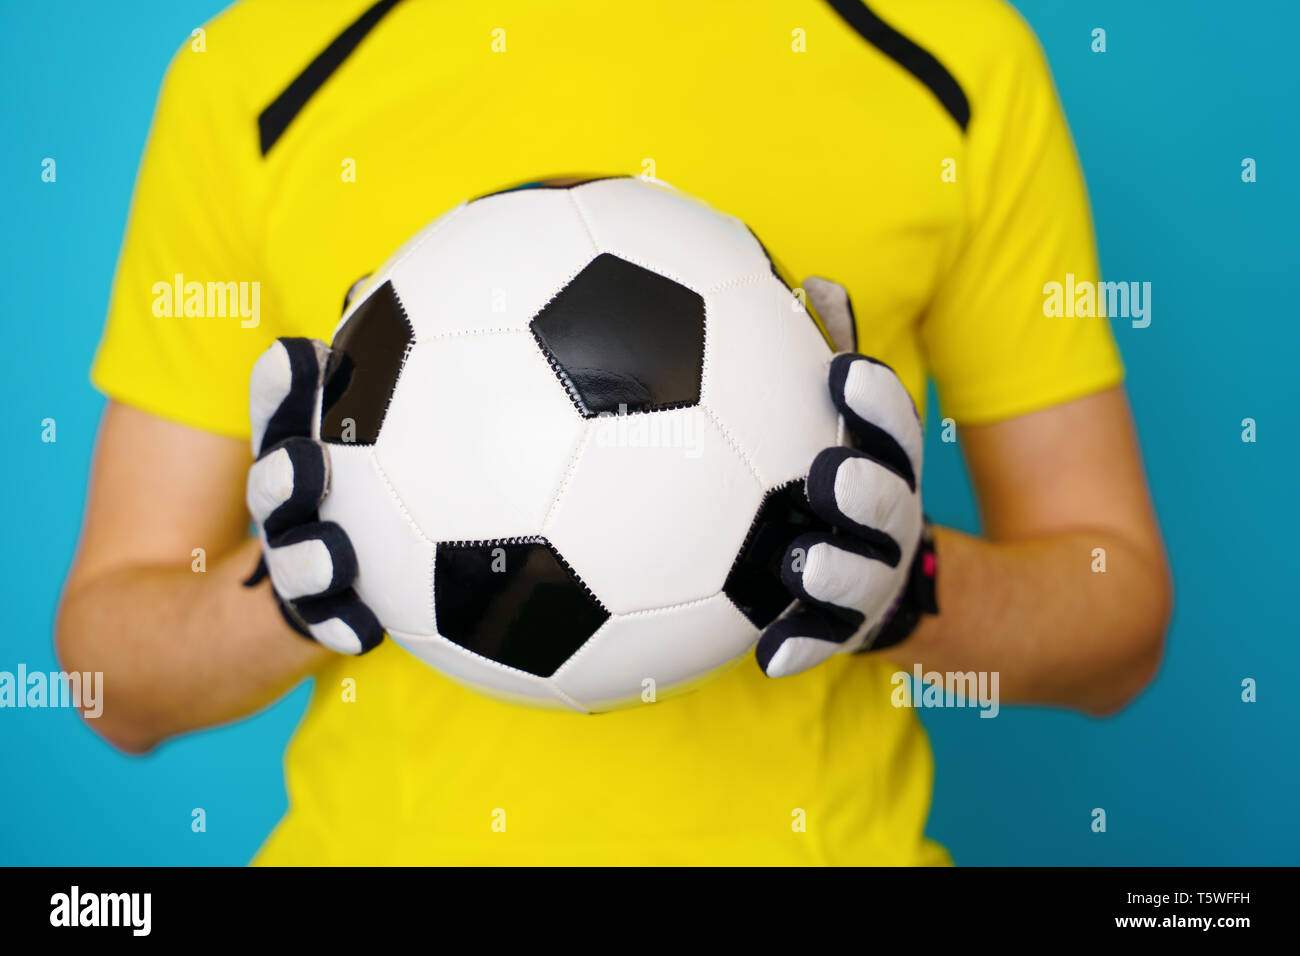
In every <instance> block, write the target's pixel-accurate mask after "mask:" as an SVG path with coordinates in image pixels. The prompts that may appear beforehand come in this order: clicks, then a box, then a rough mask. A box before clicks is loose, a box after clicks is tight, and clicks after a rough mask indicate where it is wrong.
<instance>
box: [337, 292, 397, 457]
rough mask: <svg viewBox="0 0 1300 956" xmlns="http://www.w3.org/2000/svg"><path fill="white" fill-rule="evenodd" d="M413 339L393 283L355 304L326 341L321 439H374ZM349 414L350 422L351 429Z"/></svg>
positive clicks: (370, 441)
mask: <svg viewBox="0 0 1300 956" xmlns="http://www.w3.org/2000/svg"><path fill="white" fill-rule="evenodd" d="M414 338H415V332H414V330H413V329H412V328H411V323H410V322H409V321H407V318H406V310H405V309H404V308H403V307H402V303H401V302H400V301H399V300H398V298H397V292H396V291H395V290H394V289H393V284H392V283H391V282H385V283H384V284H383V285H381V286H380V287H379V288H378V289H376V290H375V291H374V292H373V293H371V295H370V297H369V298H368V299H366V301H365V302H363V303H361V305H360V306H358V307H357V310H356V311H355V312H353V313H352V316H351V318H349V319H348V320H347V322H345V323H344V324H343V328H341V329H339V333H338V335H336V336H334V342H333V343H332V344H331V345H330V357H329V362H327V363H326V365H325V381H324V388H323V392H322V395H321V423H320V437H321V439H322V440H324V441H327V442H332V443H334V444H340V445H341V444H351V445H373V444H374V443H375V440H376V439H377V438H378V437H379V427H380V426H381V425H382V424H383V423H384V415H385V414H386V413H387V412H388V405H389V402H391V401H392V399H393V389H394V388H395V387H396V386H397V377H398V375H400V374H401V372H402V365H403V364H404V363H405V362H406V353H407V351H408V350H409V349H410V347H411V341H412V340H413V339H414ZM348 419H351V420H352V422H353V427H352V428H351V429H350V430H346V424H347V420H348Z"/></svg>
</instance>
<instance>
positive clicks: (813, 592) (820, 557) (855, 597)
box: [781, 531, 898, 627]
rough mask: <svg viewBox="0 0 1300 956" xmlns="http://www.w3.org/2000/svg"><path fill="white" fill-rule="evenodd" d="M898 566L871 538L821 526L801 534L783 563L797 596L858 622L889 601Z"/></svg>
mask: <svg viewBox="0 0 1300 956" xmlns="http://www.w3.org/2000/svg"><path fill="white" fill-rule="evenodd" d="M897 563H898V562H897V559H896V560H895V562H894V565H891V564H889V563H888V562H886V561H884V560H882V559H881V557H880V555H879V554H878V553H877V552H876V549H875V548H874V547H873V546H872V545H871V543H870V542H868V541H864V540H862V539H860V538H856V537H853V536H851V535H843V534H841V535H830V534H824V533H822V532H820V531H810V532H808V533H807V534H801V535H799V537H797V538H795V539H794V541H793V543H791V545H790V547H789V549H788V550H787V551H786V553H785V559H784V560H783V561H782V562H781V582H782V583H783V584H784V585H785V586H786V588H787V589H788V590H789V591H790V593H791V594H793V595H794V596H795V597H796V598H799V599H800V600H802V601H804V602H805V603H807V604H812V605H815V606H816V607H819V608H821V609H822V610H824V611H827V612H828V613H830V614H833V615H837V616H839V617H841V618H843V619H845V620H846V621H848V622H849V623H851V624H853V625H854V626H855V627H856V626H858V625H860V624H862V623H863V621H865V620H866V618H867V615H868V614H872V613H876V612H877V611H878V610H880V609H883V608H884V607H885V606H886V605H887V604H888V603H889V600H888V598H889V596H890V595H891V594H892V593H893V591H894V590H896V589H897V587H898V583H897V576H896V575H895V574H894V566H895V565H897Z"/></svg>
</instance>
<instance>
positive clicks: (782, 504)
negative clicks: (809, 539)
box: [722, 479, 830, 630]
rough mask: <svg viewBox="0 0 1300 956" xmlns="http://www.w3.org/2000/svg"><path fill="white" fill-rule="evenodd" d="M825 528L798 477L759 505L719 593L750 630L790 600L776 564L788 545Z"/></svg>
mask: <svg viewBox="0 0 1300 956" xmlns="http://www.w3.org/2000/svg"><path fill="white" fill-rule="evenodd" d="M829 530H830V525H828V524H827V523H826V522H825V521H823V520H822V519H821V518H819V517H818V516H817V515H815V514H814V513H813V510H812V508H811V507H810V506H809V504H808V497H807V495H805V494H804V483H803V480H802V479H797V480H795V481H791V482H789V483H788V484H784V485H781V486H780V487H779V488H773V489H772V490H771V491H769V492H768V493H767V495H766V496H764V498H763V503H762V504H761V505H759V506H758V514H757V516H756V517H755V518H754V523H753V524H752V525H750V527H749V533H748V534H747V535H746V536H745V543H744V544H743V545H741V548H740V553H739V554H738V555H737V556H736V563H735V564H733V565H732V566H731V573H730V574H728V575H727V583H726V584H724V585H723V586H722V590H723V592H724V593H725V594H726V595H727V597H729V598H731V603H733V604H734V605H736V607H737V608H738V609H739V610H740V613H741V614H743V615H745V617H747V618H749V620H750V622H751V623H753V625H754V626H755V627H757V628H759V629H760V630H761V629H762V628H765V627H767V626H768V625H769V624H771V623H772V622H773V621H775V620H776V619H777V617H778V616H779V615H780V614H781V612H782V611H784V610H785V609H786V608H787V607H789V606H790V603H791V602H792V601H793V600H794V597H793V596H792V595H791V594H790V592H789V591H788V590H787V589H786V586H785V585H784V584H783V583H781V562H782V560H783V559H784V558H785V552H786V550H787V549H788V548H789V547H790V544H791V542H793V541H794V539H795V538H797V537H799V535H801V534H804V533H805V532H808V531H829Z"/></svg>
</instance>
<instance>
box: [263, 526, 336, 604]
mask: <svg viewBox="0 0 1300 956" xmlns="http://www.w3.org/2000/svg"><path fill="white" fill-rule="evenodd" d="M266 544H267V546H266V547H265V548H264V549H263V551H264V556H265V560H266V567H267V571H268V572H269V573H270V575H271V584H272V585H273V586H274V587H275V592H276V593H277V594H278V595H280V597H282V598H284V599H285V600H286V601H291V602H295V603H297V602H299V601H303V600H306V599H309V598H320V597H327V596H329V595H332V594H338V593H340V592H342V591H344V590H346V589H348V588H350V587H351V586H352V583H353V582H354V581H355V580H356V578H357V555H356V552H355V551H354V550H353V548H352V542H351V541H349V540H348V536H347V533H346V532H344V530H343V529H342V528H341V527H339V525H337V524H335V523H334V522H333V521H316V522H309V523H308V524H300V525H295V526H294V527H292V528H290V529H289V530H288V531H285V532H284V533H283V534H280V535H278V536H277V537H274V538H267V541H266Z"/></svg>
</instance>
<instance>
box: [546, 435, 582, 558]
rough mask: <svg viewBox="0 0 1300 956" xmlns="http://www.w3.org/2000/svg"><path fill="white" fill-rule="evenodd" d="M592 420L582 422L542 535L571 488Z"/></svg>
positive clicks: (548, 510) (548, 527) (547, 512)
mask: <svg viewBox="0 0 1300 956" xmlns="http://www.w3.org/2000/svg"><path fill="white" fill-rule="evenodd" d="M590 422H591V419H588V418H584V419H583V420H582V433H581V434H580V435H578V440H577V441H576V442H575V443H574V446H573V451H572V452H570V453H569V463H568V465H566V466H565V469H564V474H563V475H561V476H560V483H559V485H558V486H556V489H555V494H553V495H552V496H551V504H550V507H548V508H547V509H546V516H545V517H544V518H542V527H541V532H542V534H546V532H547V531H548V530H550V527H551V518H553V517H554V516H555V509H557V508H558V507H559V506H560V500H561V499H562V498H563V497H564V493H565V492H566V491H567V490H568V488H569V482H571V481H572V480H573V474H574V472H575V471H577V470H578V459H579V458H581V457H582V453H583V452H584V451H585V450H586V448H587V439H588V437H589V436H590V435H591V425H590Z"/></svg>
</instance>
